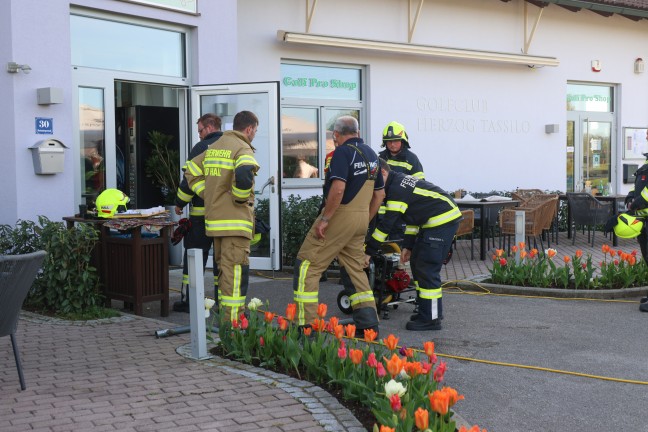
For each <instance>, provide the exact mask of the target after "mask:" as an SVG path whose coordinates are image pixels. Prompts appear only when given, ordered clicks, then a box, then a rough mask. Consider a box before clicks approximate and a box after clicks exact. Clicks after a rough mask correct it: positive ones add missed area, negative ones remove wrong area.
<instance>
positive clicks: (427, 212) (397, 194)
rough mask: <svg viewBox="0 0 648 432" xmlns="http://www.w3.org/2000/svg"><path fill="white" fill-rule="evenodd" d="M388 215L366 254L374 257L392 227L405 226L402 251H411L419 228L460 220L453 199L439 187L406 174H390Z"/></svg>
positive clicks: (375, 231)
mask: <svg viewBox="0 0 648 432" xmlns="http://www.w3.org/2000/svg"><path fill="white" fill-rule="evenodd" d="M385 193H386V197H385V200H386V203H387V205H386V210H387V211H386V212H385V215H384V216H383V217H382V218H381V219H380V221H379V222H378V226H377V227H376V228H375V230H374V231H373V234H372V235H371V238H370V239H369V240H368V241H367V248H366V252H367V254H369V255H373V254H375V253H376V252H378V251H379V250H380V243H381V242H384V241H385V240H387V236H388V235H389V233H390V231H391V230H392V227H394V226H395V225H396V224H401V223H403V222H404V223H405V224H406V225H407V227H406V229H405V240H404V242H403V248H407V249H412V247H413V246H414V242H415V241H416V235H417V234H418V232H419V229H425V228H433V227H437V226H441V225H444V224H447V223H450V222H453V221H458V220H459V219H460V218H461V211H460V210H459V208H458V207H457V204H456V203H455V202H454V200H453V199H452V198H451V197H450V195H448V194H447V193H446V192H445V191H444V190H443V189H441V188H440V187H438V186H436V185H434V184H432V183H430V182H426V181H425V180H419V179H416V178H414V177H412V176H408V175H405V174H403V173H399V172H394V171H390V172H389V176H388V177H387V183H385Z"/></svg>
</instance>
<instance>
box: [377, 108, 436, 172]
mask: <svg viewBox="0 0 648 432" xmlns="http://www.w3.org/2000/svg"><path fill="white" fill-rule="evenodd" d="M382 135H383V138H382V139H383V143H382V147H386V148H385V150H383V151H381V152H380V153H379V154H378V156H380V157H381V158H383V159H385V160H386V161H387V163H388V164H389V167H390V168H391V170H392V171H396V172H401V173H403V174H407V175H411V176H412V177H415V178H417V179H421V180H425V175H424V174H423V165H421V161H419V158H418V157H417V156H416V155H415V154H414V152H412V151H411V150H410V143H409V138H408V136H407V132H406V131H405V126H403V125H402V124H400V123H398V122H395V121H393V122H390V123H389V124H388V125H387V126H385V129H383V134H382Z"/></svg>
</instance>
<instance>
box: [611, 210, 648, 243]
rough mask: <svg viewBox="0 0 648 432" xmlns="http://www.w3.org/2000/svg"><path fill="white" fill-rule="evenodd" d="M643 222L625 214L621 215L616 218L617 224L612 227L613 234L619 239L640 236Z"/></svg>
mask: <svg viewBox="0 0 648 432" xmlns="http://www.w3.org/2000/svg"><path fill="white" fill-rule="evenodd" d="M643 225H644V224H643V221H642V220H641V219H639V218H636V217H634V216H631V215H629V214H627V213H621V214H620V215H619V216H618V217H617V224H616V225H615V227H614V234H616V236H617V237H621V238H635V237H637V236H638V235H639V234H641V230H642V229H643Z"/></svg>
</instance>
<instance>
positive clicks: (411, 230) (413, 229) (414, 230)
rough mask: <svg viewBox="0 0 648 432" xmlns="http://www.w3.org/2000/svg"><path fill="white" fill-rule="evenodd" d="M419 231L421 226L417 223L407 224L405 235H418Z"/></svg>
mask: <svg viewBox="0 0 648 432" xmlns="http://www.w3.org/2000/svg"><path fill="white" fill-rule="evenodd" d="M418 232H419V227H418V226H416V225H405V235H416V234H418Z"/></svg>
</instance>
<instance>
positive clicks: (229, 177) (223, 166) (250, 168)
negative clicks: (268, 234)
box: [185, 131, 259, 239]
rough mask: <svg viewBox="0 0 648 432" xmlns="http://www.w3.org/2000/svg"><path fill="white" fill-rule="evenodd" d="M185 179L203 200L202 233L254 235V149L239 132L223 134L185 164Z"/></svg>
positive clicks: (256, 164) (255, 165) (226, 235)
mask: <svg viewBox="0 0 648 432" xmlns="http://www.w3.org/2000/svg"><path fill="white" fill-rule="evenodd" d="M186 167H187V170H186V171H185V178H186V179H187V182H188V183H189V188H190V189H191V190H192V191H193V193H194V194H196V195H198V196H200V197H202V198H203V199H204V200H205V231H206V233H207V235H208V236H210V237H229V236H235V237H246V238H248V239H252V237H253V236H254V176H255V175H256V172H257V171H258V170H259V164H258V163H257V161H256V159H255V158H254V147H252V144H251V143H250V141H249V140H248V138H247V136H245V135H244V134H243V133H241V132H239V131H226V132H224V133H223V136H222V137H221V138H220V139H219V140H218V141H215V142H214V143H213V144H211V145H210V146H209V148H207V150H206V151H205V152H204V153H202V154H200V155H198V156H197V157H195V158H194V159H192V160H190V161H189V162H187V165H186Z"/></svg>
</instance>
